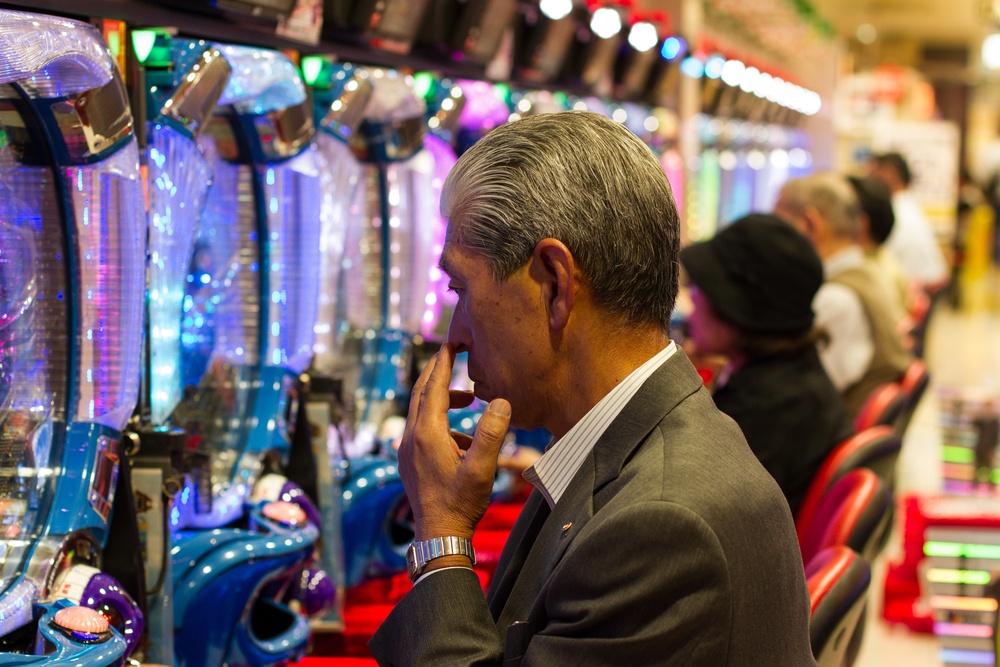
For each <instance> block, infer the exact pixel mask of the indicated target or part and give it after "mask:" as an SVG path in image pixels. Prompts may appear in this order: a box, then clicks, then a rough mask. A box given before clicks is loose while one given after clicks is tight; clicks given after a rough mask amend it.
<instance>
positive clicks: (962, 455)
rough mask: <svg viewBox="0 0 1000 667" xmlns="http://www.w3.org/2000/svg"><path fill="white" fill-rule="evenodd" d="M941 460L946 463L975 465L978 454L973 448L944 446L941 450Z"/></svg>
mask: <svg viewBox="0 0 1000 667" xmlns="http://www.w3.org/2000/svg"><path fill="white" fill-rule="evenodd" d="M941 459H942V460H943V461H945V462H946V463H975V461H976V452H975V450H974V449H972V448H971V447H956V446H955V445H944V446H943V447H942V448H941Z"/></svg>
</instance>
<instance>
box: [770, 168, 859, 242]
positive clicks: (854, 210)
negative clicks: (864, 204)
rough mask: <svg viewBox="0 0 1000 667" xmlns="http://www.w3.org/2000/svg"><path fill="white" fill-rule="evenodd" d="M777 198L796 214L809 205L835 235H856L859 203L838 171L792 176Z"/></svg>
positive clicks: (799, 213) (853, 237) (852, 236)
mask: <svg viewBox="0 0 1000 667" xmlns="http://www.w3.org/2000/svg"><path fill="white" fill-rule="evenodd" d="M779 200H780V202H781V204H782V206H784V207H785V208H786V209H787V210H788V212H790V213H792V214H794V215H797V216H801V215H803V214H804V213H805V211H806V208H808V207H809V206H812V207H813V208H815V209H816V210H817V211H818V212H819V214H820V215H821V216H823V219H824V220H826V222H827V224H828V225H830V229H831V231H832V232H833V233H834V234H835V235H836V236H838V237H841V238H849V239H852V240H856V239H857V238H858V227H859V222H858V216H859V214H860V212H861V205H860V204H859V203H858V196H857V194H855V192H854V188H853V187H851V184H850V182H848V180H847V179H846V178H844V177H843V176H841V175H839V174H836V173H833V172H826V173H821V174H812V175H810V176H803V177H802V178H793V179H792V180H790V181H788V182H787V183H785V185H784V186H783V187H782V188H781V196H780V197H779Z"/></svg>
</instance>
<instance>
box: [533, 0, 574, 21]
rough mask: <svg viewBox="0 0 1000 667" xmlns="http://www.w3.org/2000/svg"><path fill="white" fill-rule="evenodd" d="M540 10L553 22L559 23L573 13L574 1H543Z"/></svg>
mask: <svg viewBox="0 0 1000 667" xmlns="http://www.w3.org/2000/svg"><path fill="white" fill-rule="evenodd" d="M538 9H540V10H541V12H542V14H545V16H547V17H549V18H550V19H552V20H553V21H558V20H559V19H564V18H566V17H567V16H569V13H570V12H571V11H573V0H542V1H541V3H539V5H538Z"/></svg>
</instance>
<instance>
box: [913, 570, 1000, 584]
mask: <svg viewBox="0 0 1000 667" xmlns="http://www.w3.org/2000/svg"><path fill="white" fill-rule="evenodd" d="M927 581H930V582H933V583H935V584H975V585H979V586H985V585H986V584H988V583H990V573H989V572H986V571H985V570H952V569H945V568H937V567H935V568H931V569H930V570H928V572H927Z"/></svg>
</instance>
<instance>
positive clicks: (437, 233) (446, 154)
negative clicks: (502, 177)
mask: <svg viewBox="0 0 1000 667" xmlns="http://www.w3.org/2000/svg"><path fill="white" fill-rule="evenodd" d="M466 109H468V104H467V105H466ZM424 147H425V148H426V149H427V152H428V153H430V154H431V157H432V159H433V160H434V173H433V176H432V178H431V190H432V192H433V200H434V202H435V203H436V204H437V211H438V213H437V215H435V216H434V224H433V228H434V231H433V233H434V236H433V240H432V247H431V257H430V262H429V263H428V265H427V270H428V289H427V296H426V297H424V313H423V315H422V316H421V318H420V333H421V334H423V335H424V337H427V338H435V337H439V334H438V333H436V332H437V330H438V328H439V325H440V321H441V307H442V306H443V305H445V304H447V305H448V306H449V308H453V307H454V306H455V301H456V297H455V293H454V292H449V291H448V276H447V275H445V273H444V272H443V271H441V270H440V269H439V268H438V262H439V261H440V259H441V251H442V250H443V248H444V237H445V232H446V231H447V224H448V223H447V221H446V220H445V219H444V218H442V217H441V215H440V210H441V189H442V188H443V187H444V181H445V179H446V178H447V177H448V172H449V171H451V168H452V167H454V166H455V162H456V158H455V152H454V151H453V150H452V148H451V146H450V145H448V144H447V143H446V142H444V141H443V140H441V139H439V138H437V137H435V136H433V135H428V136H427V137H425V138H424Z"/></svg>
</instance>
